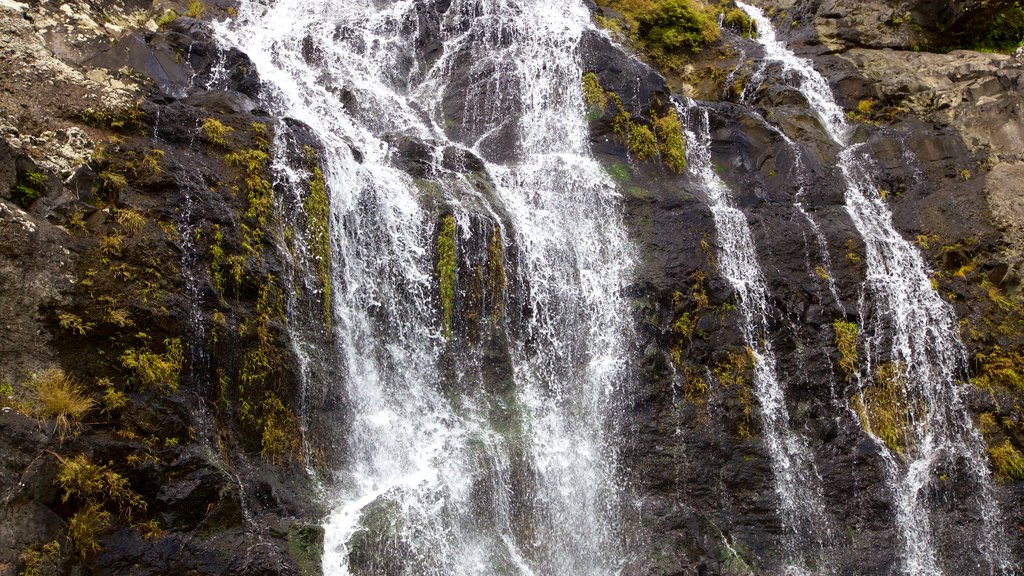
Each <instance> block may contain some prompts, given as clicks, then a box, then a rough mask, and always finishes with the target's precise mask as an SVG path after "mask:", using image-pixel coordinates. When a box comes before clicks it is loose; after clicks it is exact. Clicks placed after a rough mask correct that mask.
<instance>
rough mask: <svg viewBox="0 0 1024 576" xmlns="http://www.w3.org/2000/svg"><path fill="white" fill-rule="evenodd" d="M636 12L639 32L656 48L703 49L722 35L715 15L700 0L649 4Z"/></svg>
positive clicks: (675, 0) (670, 49)
mask: <svg viewBox="0 0 1024 576" xmlns="http://www.w3.org/2000/svg"><path fill="white" fill-rule="evenodd" d="M635 14H636V15H635V18H636V21H637V24H638V28H637V33H638V34H639V35H640V38H641V39H642V40H643V42H644V43H645V44H646V45H647V46H648V47H649V48H650V49H653V50H656V51H662V52H668V53H671V52H679V51H699V50H700V49H702V48H704V47H705V46H708V45H710V44H713V43H714V42H715V41H716V40H718V37H719V35H720V31H719V29H718V24H717V23H716V21H715V18H714V15H713V14H712V13H710V11H709V10H708V9H707V8H706V7H705V6H703V5H702V4H701V3H700V2H698V1H697V0H661V1H660V2H652V3H647V5H646V6H645V7H643V8H641V9H640V10H639V11H637V12H636V13H635Z"/></svg>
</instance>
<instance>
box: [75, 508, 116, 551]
mask: <svg viewBox="0 0 1024 576" xmlns="http://www.w3.org/2000/svg"><path fill="white" fill-rule="evenodd" d="M112 524H113V522H112V517H111V515H110V512H107V511H106V510H104V509H103V507H102V506H100V505H99V504H95V503H90V504H86V505H85V506H83V507H82V509H81V510H79V511H78V512H76V513H75V514H74V515H73V516H71V518H69V519H68V538H70V539H71V544H72V545H73V546H74V547H75V550H76V551H77V552H78V555H79V556H81V557H82V558H85V557H87V556H90V555H92V554H95V553H96V552H99V551H100V550H102V549H103V545H102V544H100V537H101V536H102V535H103V534H104V533H105V532H107V531H108V530H110V527H111V526H112Z"/></svg>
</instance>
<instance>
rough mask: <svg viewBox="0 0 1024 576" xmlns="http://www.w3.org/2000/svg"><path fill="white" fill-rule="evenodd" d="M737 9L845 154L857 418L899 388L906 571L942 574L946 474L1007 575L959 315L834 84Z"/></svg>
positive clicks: (890, 461) (899, 483)
mask: <svg viewBox="0 0 1024 576" xmlns="http://www.w3.org/2000/svg"><path fill="white" fill-rule="evenodd" d="M737 5H738V6H739V7H740V8H741V9H743V10H744V11H745V12H746V13H747V14H748V15H749V16H750V17H751V18H752V19H754V20H755V21H756V22H757V27H758V31H759V33H760V37H759V39H758V42H759V43H760V44H761V46H762V47H763V48H764V52H765V56H764V63H763V66H764V68H762V71H761V72H759V74H760V75H763V74H764V73H765V70H767V67H768V66H769V65H775V66H778V67H779V68H781V71H782V74H783V75H784V77H785V79H786V81H789V82H792V83H793V84H794V87H795V88H797V89H799V90H800V92H801V93H802V94H803V96H804V97H805V99H806V100H807V102H808V104H809V105H810V106H811V108H812V109H813V110H814V111H815V112H816V114H817V115H818V117H819V118H820V120H821V122H822V125H823V126H824V129H825V131H826V132H827V133H828V134H829V136H830V137H831V138H832V140H833V141H834V142H835V144H836V145H837V146H838V147H839V148H840V152H839V155H838V159H837V163H838V167H839V170H840V172H841V174H842V177H843V178H844V180H845V184H846V192H845V200H846V211H847V213H848V214H849V216H850V218H851V220H852V221H853V224H854V226H855V227H856V229H857V231H858V233H859V234H860V235H861V237H862V238H863V240H864V243H865V246H866V252H867V254H866V256H867V258H866V264H867V279H866V283H865V286H864V297H863V298H862V305H861V314H860V316H861V337H860V343H861V345H863V347H864V349H865V351H866V354H865V357H866V359H865V362H864V364H865V365H863V366H861V369H860V374H859V375H858V382H857V383H858V386H859V387H860V393H859V394H858V396H857V397H856V398H855V401H854V402H855V405H854V406H853V407H852V409H853V410H856V411H857V412H858V413H859V416H858V417H859V418H860V419H861V420H862V421H863V423H864V425H865V427H866V428H867V429H868V430H869V431H871V422H870V420H871V418H870V410H867V409H865V402H866V401H867V400H866V398H865V390H866V389H868V388H869V387H870V386H872V385H874V386H892V385H893V384H895V385H896V386H898V387H899V388H900V390H899V391H898V393H897V395H898V396H903V397H904V402H903V403H902V411H903V412H905V413H903V414H900V415H899V416H898V418H899V419H900V420H901V421H903V422H904V423H905V426H904V428H906V430H903V431H901V436H902V438H900V439H899V442H900V443H901V446H900V447H899V448H900V449H899V450H896V449H893V447H892V446H891V444H892V442H891V441H890V446H886V445H885V443H883V442H882V441H881V439H878V440H879V444H880V445H881V446H882V447H883V448H884V450H883V454H884V458H885V466H886V469H887V470H886V474H887V477H888V481H889V484H890V489H891V490H892V493H893V499H894V504H895V509H896V523H897V526H898V530H899V533H900V535H901V536H902V540H903V570H904V572H905V573H906V574H910V575H915V576H917V575H921V576H924V575H934V574H941V573H942V568H941V566H942V559H941V555H942V551H941V550H937V549H936V546H935V543H934V540H935V538H934V535H933V533H934V532H935V531H938V530H943V529H950V530H955V527H947V526H936V525H935V523H934V522H932V521H931V518H930V515H929V511H930V509H929V503H928V501H927V498H928V494H927V492H928V490H929V487H930V486H931V485H932V484H933V483H934V482H935V481H936V476H937V471H938V470H939V469H940V467H945V468H946V469H953V470H961V471H963V472H965V475H966V476H967V477H968V478H969V480H970V481H971V482H973V483H974V485H975V486H976V494H977V504H978V509H979V513H980V516H981V524H982V526H981V527H980V529H979V530H978V532H977V533H976V534H962V533H961V534H960V535H959V536H960V537H961V538H975V539H976V541H977V542H979V547H980V549H981V550H980V551H981V556H982V558H980V559H979V566H981V565H986V566H987V567H988V570H989V572H990V573H1009V572H1010V571H1011V570H1012V568H1011V566H1010V563H1009V561H1008V560H1007V558H1008V552H1007V549H1006V544H1005V541H1004V537H1003V527H1002V523H1001V520H1000V516H999V511H998V509H997V507H996V504H995V500H994V495H993V486H992V481H991V479H990V476H989V473H988V462H987V458H986V456H985V451H984V444H983V441H982V439H981V437H980V434H979V433H978V432H977V430H976V429H975V427H974V425H973V423H972V421H971V419H970V416H969V414H968V412H967V410H966V407H965V406H964V403H963V400H962V398H961V395H960V391H959V388H960V386H961V385H962V384H964V383H965V382H967V380H968V375H967V359H966V351H965V349H964V346H963V344H962V343H961V341H960V335H959V329H958V324H957V319H956V316H955V314H954V313H953V310H952V309H951V307H950V306H948V305H947V304H946V303H945V302H944V301H943V300H942V299H941V297H940V296H939V295H938V293H937V292H936V291H935V290H934V288H933V287H932V285H931V282H930V273H929V270H928V267H927V265H926V264H925V262H924V259H923V258H922V256H921V254H920V253H918V251H917V250H916V249H915V248H914V247H913V246H912V245H911V243H910V242H908V241H907V240H906V239H904V238H903V237H902V236H901V235H900V234H899V232H897V231H896V229H895V228H894V227H893V224H892V218H891V215H890V213H889V209H888V207H887V206H886V205H885V203H884V202H883V201H882V200H881V198H880V197H879V194H878V193H877V191H876V190H877V187H876V186H875V185H874V178H873V170H874V169H873V167H872V163H871V160H870V158H869V157H868V155H867V151H866V150H865V147H864V146H862V145H858V144H853V143H851V142H850V133H851V132H852V130H851V127H850V126H849V124H848V123H847V121H846V118H845V116H844V114H843V111H842V108H841V107H840V106H839V105H838V104H837V103H836V100H835V97H834V95H833V94H832V91H831V89H830V88H829V85H828V82H827V81H826V80H825V78H824V77H823V76H822V75H821V74H819V73H818V72H817V71H815V70H814V68H813V67H812V65H811V62H809V61H808V60H805V59H802V58H799V57H797V56H796V55H795V54H794V53H793V52H792V50H790V49H789V48H788V47H786V46H785V44H783V43H782V42H781V41H779V40H778V39H777V38H776V36H775V31H774V29H773V27H772V24H771V21H770V20H769V19H768V18H767V17H766V16H765V15H764V13H763V12H762V11H761V10H760V9H758V8H756V7H754V6H750V5H748V4H745V3H743V2H737ZM901 452H902V453H901ZM961 532H962V530H961ZM979 569H980V568H979Z"/></svg>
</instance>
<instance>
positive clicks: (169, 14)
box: [156, 10, 178, 28]
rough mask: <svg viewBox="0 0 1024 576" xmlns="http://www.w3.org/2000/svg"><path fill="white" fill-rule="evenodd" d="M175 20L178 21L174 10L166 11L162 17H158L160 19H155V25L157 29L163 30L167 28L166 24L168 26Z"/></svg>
mask: <svg viewBox="0 0 1024 576" xmlns="http://www.w3.org/2000/svg"><path fill="white" fill-rule="evenodd" d="M177 19H178V13H177V12H175V11H174V10H168V11H166V12H164V13H163V15H162V16H160V18H157V21H156V25H157V26H158V27H160V28H163V27H165V26H167V25H168V24H170V23H171V22H174V21H175V20H177Z"/></svg>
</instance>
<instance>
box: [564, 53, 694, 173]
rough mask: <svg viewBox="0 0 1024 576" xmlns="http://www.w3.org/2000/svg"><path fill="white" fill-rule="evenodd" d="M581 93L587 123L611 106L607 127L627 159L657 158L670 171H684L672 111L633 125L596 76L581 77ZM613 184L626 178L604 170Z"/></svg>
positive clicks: (681, 138)
mask: <svg viewBox="0 0 1024 576" xmlns="http://www.w3.org/2000/svg"><path fill="white" fill-rule="evenodd" d="M583 93H584V96H585V98H586V100H587V105H588V106H589V107H590V115H591V119H596V118H600V117H601V116H603V115H604V113H605V112H607V111H608V110H607V109H608V106H609V104H612V105H614V116H613V117H612V122H611V127H612V132H613V133H614V134H615V136H616V137H617V138H618V139H619V141H621V142H622V143H623V145H625V147H626V149H627V150H628V151H629V154H630V156H632V157H633V158H634V159H635V160H637V161H640V162H645V161H647V160H652V159H655V158H660V159H661V161H662V162H663V163H664V164H665V166H667V167H668V168H669V169H670V170H672V171H673V172H676V173H682V172H683V171H685V170H686V138H685V136H684V132H683V127H682V125H681V123H680V122H679V118H678V116H677V115H676V113H675V111H674V110H672V109H669V110H668V111H667V113H666V114H665V115H664V116H658V115H656V114H652V115H651V119H650V121H649V122H645V121H637V120H634V119H633V115H632V114H630V113H629V111H628V110H626V107H625V105H624V104H623V103H622V98H620V97H619V95H618V94H615V93H614V92H610V91H607V90H605V89H604V88H602V87H601V85H600V83H599V82H598V79H597V75H596V74H594V73H592V72H591V73H587V74H585V75H584V76H583ZM606 169H607V170H609V173H610V174H611V175H612V177H613V178H615V179H616V180H618V181H620V182H623V181H626V180H628V179H629V174H628V171H627V172H623V171H620V170H618V169H617V168H614V167H611V168H606Z"/></svg>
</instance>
